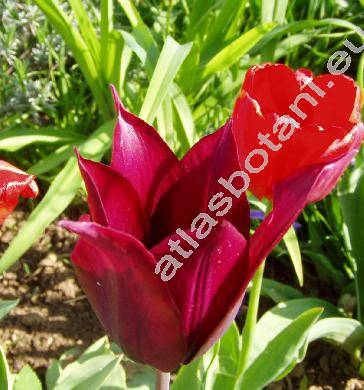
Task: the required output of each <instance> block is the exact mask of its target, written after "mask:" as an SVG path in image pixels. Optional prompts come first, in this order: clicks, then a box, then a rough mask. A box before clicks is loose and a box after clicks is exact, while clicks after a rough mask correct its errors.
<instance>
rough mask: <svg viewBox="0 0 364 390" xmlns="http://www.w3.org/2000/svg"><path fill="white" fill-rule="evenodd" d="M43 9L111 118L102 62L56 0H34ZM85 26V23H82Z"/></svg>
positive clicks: (105, 116)
mask: <svg viewBox="0 0 364 390" xmlns="http://www.w3.org/2000/svg"><path fill="white" fill-rule="evenodd" d="M34 1H35V3H36V4H37V5H38V7H39V8H40V9H41V10H42V11H43V13H44V14H45V16H46V17H47V19H48V20H49V22H50V23H51V24H52V25H53V26H54V28H55V29H56V31H57V32H58V33H59V34H60V35H61V36H62V38H63V40H64V41H65V43H66V44H67V46H68V47H69V48H70V49H71V51H72V54H73V56H74V57H75V59H76V61H77V63H78V65H79V67H80V69H81V71H82V73H83V75H84V76H85V79H86V81H87V83H88V85H89V87H90V89H91V91H92V93H93V96H94V98H95V100H96V102H97V104H98V106H99V108H100V111H101V113H102V115H103V117H104V119H105V120H107V119H109V118H110V115H111V110H110V108H109V106H108V104H107V102H108V99H107V95H106V93H107V92H108V91H107V88H106V84H104V83H102V82H101V80H100V77H99V74H100V64H99V63H98V62H95V60H94V58H93V56H92V54H91V52H90V50H89V48H88V46H87V44H86V43H85V41H84V39H83V37H82V36H81V34H80V33H79V31H78V30H77V29H76V28H75V27H74V25H73V23H72V21H71V20H70V18H69V17H68V16H67V15H66V14H65V12H64V11H63V10H62V8H61V7H60V6H59V4H58V2H57V1H56V0H34ZM82 26H83V24H82Z"/></svg>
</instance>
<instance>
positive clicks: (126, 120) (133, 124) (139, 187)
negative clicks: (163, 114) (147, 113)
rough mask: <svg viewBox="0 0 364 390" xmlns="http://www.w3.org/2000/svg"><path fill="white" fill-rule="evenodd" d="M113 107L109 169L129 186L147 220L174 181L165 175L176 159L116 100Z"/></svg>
mask: <svg viewBox="0 0 364 390" xmlns="http://www.w3.org/2000/svg"><path fill="white" fill-rule="evenodd" d="M116 98H117V97H115V99H116ZM115 106H116V107H118V110H119V114H118V119H117V123H116V127H115V132H114V142H113V151H112V167H113V168H114V169H116V170H117V171H118V172H119V173H120V174H121V175H122V176H124V177H126V178H127V179H128V180H129V181H130V182H131V184H132V185H133V187H134V188H135V189H136V191H137V193H138V195H139V197H140V200H141V203H142V206H143V208H144V210H145V212H146V215H147V216H148V215H149V214H150V213H151V210H152V209H153V206H154V205H155V204H156V203H157V201H158V199H159V197H160V196H161V195H162V193H163V192H164V191H165V190H166V189H167V188H168V187H169V186H170V184H171V183H172V182H173V181H174V177H171V175H167V174H168V173H169V172H170V171H171V170H172V169H173V170H176V165H177V166H178V159H177V157H176V156H175V155H174V153H173V152H172V150H171V149H170V148H169V147H168V145H167V144H166V143H165V142H164V141H163V139H162V138H161V137H160V136H159V134H158V133H157V132H156V130H155V129H154V128H153V127H152V126H150V125H148V123H146V122H144V121H143V120H142V119H140V118H138V117H137V116H135V115H133V114H131V113H130V112H128V111H126V109H125V108H124V107H123V106H122V104H121V103H120V101H119V100H116V102H115ZM177 173H178V169H177V170H176V175H177ZM167 177H168V181H166V178H167Z"/></svg>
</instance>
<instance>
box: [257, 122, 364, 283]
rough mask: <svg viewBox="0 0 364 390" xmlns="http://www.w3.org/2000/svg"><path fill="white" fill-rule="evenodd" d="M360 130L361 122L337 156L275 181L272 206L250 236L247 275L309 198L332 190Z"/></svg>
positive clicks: (355, 150) (353, 151)
mask: <svg viewBox="0 0 364 390" xmlns="http://www.w3.org/2000/svg"><path fill="white" fill-rule="evenodd" d="M363 131H364V126H363V125H358V126H356V127H355V128H354V129H353V136H354V140H353V142H352V146H351V149H350V151H349V152H348V153H346V154H344V155H343V156H342V157H341V158H339V159H336V160H335V161H332V162H330V163H327V164H318V165H313V166H310V167H308V168H305V169H303V170H301V171H299V172H297V173H296V174H295V175H292V176H291V177H290V178H288V179H287V180H284V181H282V182H280V183H278V184H276V186H275V188H274V191H273V210H272V212H271V213H270V214H269V215H268V216H267V217H266V218H265V219H264V221H263V222H262V223H261V224H260V225H259V227H258V228H257V230H256V231H255V233H254V234H253V236H252V238H251V243H250V266H251V270H250V272H251V276H252V275H253V274H254V272H255V271H256V269H257V268H258V267H259V265H260V264H261V263H262V262H263V261H264V259H265V258H266V257H267V256H268V254H269V253H270V251H271V250H272V249H273V248H274V247H275V246H276V245H277V244H278V242H279V241H280V240H281V239H282V237H283V235H284V234H285V233H286V231H287V230H288V228H289V227H290V226H291V225H292V223H293V222H294V221H295V220H296V219H297V217H298V215H299V214H300V213H301V211H302V210H303V208H304V207H305V206H306V205H307V204H308V203H310V202H317V201H319V200H321V199H323V198H324V197H325V196H326V195H327V194H328V193H330V192H331V191H332V189H333V188H334V186H335V185H336V183H337V181H338V180H339V178H340V176H341V175H342V174H343V172H344V170H345V169H346V167H347V166H348V165H349V164H350V162H351V160H352V159H353V157H354V156H355V155H356V154H357V153H358V151H359V148H360V145H361V142H362V138H363Z"/></svg>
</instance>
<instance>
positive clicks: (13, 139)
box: [0, 128, 84, 152]
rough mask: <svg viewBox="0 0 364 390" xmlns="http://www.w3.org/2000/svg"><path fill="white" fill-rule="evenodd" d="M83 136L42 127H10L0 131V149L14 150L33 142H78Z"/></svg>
mask: <svg viewBox="0 0 364 390" xmlns="http://www.w3.org/2000/svg"><path fill="white" fill-rule="evenodd" d="M83 139H84V137H82V136H80V135H79V134H77V133H73V132H71V131H57V130H55V129H52V128H44V129H26V130H24V129H11V130H5V131H2V132H0V150H5V151H7V152H16V151H17V150H19V149H21V148H24V147H25V146H29V145H31V144H34V143H46V144H55V143H67V144H68V143H78V142H80V141H81V140H83Z"/></svg>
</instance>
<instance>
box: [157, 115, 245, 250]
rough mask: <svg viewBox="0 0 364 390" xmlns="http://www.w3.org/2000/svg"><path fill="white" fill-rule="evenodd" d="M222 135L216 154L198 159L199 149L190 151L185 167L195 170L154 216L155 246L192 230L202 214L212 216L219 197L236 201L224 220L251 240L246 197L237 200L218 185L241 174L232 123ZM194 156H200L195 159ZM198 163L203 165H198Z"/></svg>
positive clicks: (166, 197) (165, 198) (169, 193)
mask: <svg viewBox="0 0 364 390" xmlns="http://www.w3.org/2000/svg"><path fill="white" fill-rule="evenodd" d="M222 131H223V133H221V136H220V135H218V136H219V137H220V139H219V142H218V143H217V144H216V147H215V148H214V150H213V152H211V153H210V155H209V156H208V157H206V158H205V159H202V158H201V155H200V156H199V153H198V152H199V147H196V148H195V149H192V150H191V152H190V154H189V156H188V157H187V158H186V160H185V166H187V167H188V169H191V168H192V169H191V170H189V171H188V173H187V174H185V175H184V176H182V177H181V178H180V179H179V180H178V181H177V182H176V183H175V184H174V185H173V186H172V187H171V188H170V189H169V190H168V191H167V192H166V193H165V194H164V196H163V197H162V198H161V200H160V202H159V203H158V206H157V208H156V211H155V213H154V214H153V216H152V226H153V228H152V234H153V237H154V238H153V242H159V241H161V240H162V239H163V238H165V237H167V236H169V235H171V234H173V232H174V231H175V230H176V229H178V228H181V229H189V227H190V226H191V223H192V221H193V220H194V219H195V217H196V216H197V215H198V214H199V213H200V212H208V213H211V212H210V211H209V209H208V204H209V201H210V199H211V198H212V197H213V196H214V195H215V194H217V193H222V194H223V197H230V198H231V199H232V201H233V207H231V209H230V211H229V212H228V213H227V214H226V215H225V216H224V218H225V219H228V220H230V221H231V222H233V223H234V224H236V226H237V227H238V228H239V230H241V231H242V232H243V234H244V235H245V236H246V237H247V236H248V231H249V205H248V203H247V201H246V197H245V194H243V195H242V196H241V197H240V198H239V199H236V198H235V197H233V195H231V194H230V193H228V192H227V190H225V189H224V187H222V186H221V185H220V184H219V182H218V180H219V179H220V178H221V177H222V178H226V179H228V178H229V177H230V175H231V174H232V173H234V172H235V171H236V170H239V164H238V160H237V153H236V145H235V141H234V139H233V136H232V133H231V126H230V122H228V123H227V124H226V125H225V126H224V129H223V130H222ZM210 140H211V138H210ZM202 148H204V147H202ZM202 148H201V149H202ZM206 150H208V147H206ZM193 153H196V155H197V156H196V157H194V156H193ZM206 154H207V153H206ZM186 161H187V162H186ZM196 161H197V162H198V161H200V163H199V164H198V163H197V164H196ZM181 165H183V164H181ZM222 208H223V207H222Z"/></svg>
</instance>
